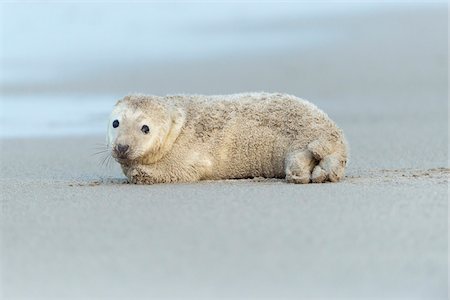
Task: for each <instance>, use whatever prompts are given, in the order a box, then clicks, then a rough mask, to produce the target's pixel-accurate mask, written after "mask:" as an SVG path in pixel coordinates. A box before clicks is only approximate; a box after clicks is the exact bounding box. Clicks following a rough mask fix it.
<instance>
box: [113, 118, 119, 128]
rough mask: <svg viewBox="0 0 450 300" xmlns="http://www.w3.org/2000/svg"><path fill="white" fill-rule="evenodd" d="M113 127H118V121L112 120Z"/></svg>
mask: <svg viewBox="0 0 450 300" xmlns="http://www.w3.org/2000/svg"><path fill="white" fill-rule="evenodd" d="M113 127H114V128H117V127H119V121H118V120H114V121H113Z"/></svg>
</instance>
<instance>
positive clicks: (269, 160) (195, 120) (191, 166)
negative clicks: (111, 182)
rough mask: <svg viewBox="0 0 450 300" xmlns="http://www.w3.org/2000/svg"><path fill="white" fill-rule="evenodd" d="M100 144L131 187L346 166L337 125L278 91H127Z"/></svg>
mask: <svg viewBox="0 0 450 300" xmlns="http://www.w3.org/2000/svg"><path fill="white" fill-rule="evenodd" d="M107 143H108V146H109V147H110V149H111V152H112V156H113V157H114V158H115V160H116V161H117V162H118V163H119V164H120V165H121V167H122V170H123V173H124V174H125V175H126V176H127V178H128V180H129V181H130V182H132V183H136V184H153V183H168V182H194V181H198V180H218V179H238V178H253V177H266V178H286V180H287V182H290V183H309V182H314V183H319V182H326V181H331V182H336V181H339V180H340V179H341V178H342V177H343V176H344V170H345V166H346V163H347V143H346V141H345V138H344V135H343V132H342V130H341V129H339V128H338V127H337V125H336V124H335V123H334V122H333V121H332V120H331V119H330V118H329V117H328V116H327V115H326V114H325V113H324V112H323V111H321V110H320V109H318V108H317V107H316V106H315V105H313V104H311V103H310V102H308V101H306V100H302V99H300V98H297V97H295V96H291V95H287V94H280V93H243V94H232V95H215V96H206V95H168V96H153V95H143V94H132V95H128V96H126V97H124V98H123V99H121V100H119V101H118V102H117V104H116V105H115V107H114V109H113V111H112V113H111V116H110V119H109V123H108V137H107Z"/></svg>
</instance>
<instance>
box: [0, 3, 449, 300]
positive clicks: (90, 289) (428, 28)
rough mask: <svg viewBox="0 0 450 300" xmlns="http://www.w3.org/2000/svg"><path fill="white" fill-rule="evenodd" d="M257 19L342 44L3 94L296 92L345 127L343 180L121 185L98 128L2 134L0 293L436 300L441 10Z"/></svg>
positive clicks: (441, 262)
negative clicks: (332, 34) (324, 34)
mask: <svg viewBox="0 0 450 300" xmlns="http://www.w3.org/2000/svg"><path fill="white" fill-rule="evenodd" d="M267 26H269V27H270V28H291V29H292V30H294V29H298V30H303V29H305V30H306V29H307V28H309V27H312V28H316V29H317V28H320V29H321V30H325V31H326V30H331V29H336V28H338V29H339V30H340V32H342V34H341V35H339V36H338V38H337V39H335V40H330V41H328V42H327V44H326V45H320V46H317V47H315V48H314V47H312V48H306V49H303V48H302V49H291V48H289V49H285V50H284V51H281V52H276V53H273V52H267V53H266V52H261V53H251V54H245V53H244V54H241V55H240V56H221V57H217V58H210V59H208V60H198V61H188V62H173V63H158V64H148V65H140V66H139V67H136V66H121V65H113V66H111V67H110V68H103V69H96V70H92V72H88V73H87V74H86V76H82V77H79V78H75V79H72V80H66V81H63V82H58V83H57V84H52V83H49V84H47V85H43V84H41V85H26V86H18V85H3V86H2V93H3V95H8V96H11V95H15V94H21V93H27V94H33V93H36V94H39V93H53V94H58V95H61V94H64V93H72V92H75V91H78V90H80V89H82V90H84V91H89V92H90V93H91V94H92V95H97V94H102V93H105V92H106V91H108V92H112V93H115V94H126V93H128V92H129V91H140V92H145V93H152V94H167V93H178V92H186V93H189V92H190V93H205V94H222V93H232V92H241V91H249V90H266V91H282V92H287V93H291V94H295V95H297V96H299V97H304V98H306V99H308V100H310V101H312V102H314V103H315V104H316V105H317V106H319V107H320V108H322V109H323V110H324V111H326V112H327V113H328V114H329V115H330V117H331V118H332V119H333V120H335V121H336V122H337V123H338V124H339V125H340V126H341V127H342V128H343V130H344V132H345V134H346V137H347V139H348V141H349V144H350V149H351V156H350V163H349V167H348V171H347V173H346V177H345V178H344V180H343V181H342V182H340V183H336V184H331V183H329V184H309V185H293V184H286V183H285V182H284V181H282V180H271V179H261V178H256V179H249V180H228V181H216V182H199V183H195V184H171V185H152V186H136V185H130V184H126V183H125V180H124V176H123V175H122V174H121V171H120V169H119V168H118V165H117V164H116V163H114V162H112V163H111V164H110V165H108V166H104V165H103V166H102V165H101V164H100V158H99V157H98V156H96V155H93V153H95V152H96V147H97V146H98V145H99V144H102V143H104V140H105V137H104V135H100V134H98V133H95V134H92V135H74V136H65V137H30V138H3V139H1V140H0V143H1V144H0V147H1V148H0V150H1V152H0V153H1V172H0V184H1V200H2V218H1V219H2V220H1V222H2V232H1V233H2V243H1V269H2V274H1V275H2V293H3V295H2V296H3V298H4V299H50V298H52V299H99V298H104V299H111V298H117V299H141V298H142V299H149V298H151V297H153V298H189V299H217V298H233V299H234V298H237V299H256V298H277V299H280V298H293V299H294V298H295V299H310V298H316V299H317V298H320V299H336V298H341V299H349V298H354V299H368V298H371V299H447V296H448V245H447V242H448V188H449V186H448V180H449V176H450V170H449V162H448V138H449V136H448V102H447V101H448V99H447V97H448V85H447V80H448V77H447V71H448V67H447V66H448V56H447V38H448V37H447V7H446V6H444V5H434V6H433V5H431V6H424V7H420V9H418V8H417V7H414V5H411V6H387V7H386V10H381V11H378V12H376V13H373V14H370V15H368V16H367V15H366V16H364V17H362V16H361V17H359V16H356V17H353V18H350V19H346V18H345V16H337V17H330V18H327V19H326V20H322V19H321V20H317V21H316V22H315V21H311V22H309V23H307V22H304V21H302V20H285V21H283V22H280V23H277V24H267ZM245 29H246V30H254V28H243V29H242V30H245ZM205 30H206V29H205ZM223 30H228V29H227V28H224V29H223ZM112 70H115V72H112ZM24 126H26V124H24Z"/></svg>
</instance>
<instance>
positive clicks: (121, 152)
mask: <svg viewBox="0 0 450 300" xmlns="http://www.w3.org/2000/svg"><path fill="white" fill-rule="evenodd" d="M128 148H130V146H128V145H122V144H118V145H117V147H116V151H117V153H118V154H119V155H124V154H126V153H127V151H128Z"/></svg>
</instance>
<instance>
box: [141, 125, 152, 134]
mask: <svg viewBox="0 0 450 300" xmlns="http://www.w3.org/2000/svg"><path fill="white" fill-rule="evenodd" d="M141 131H142V132H143V133H145V134H147V133H148V132H149V131H150V128H148V126H147V125H143V126H142V128H141Z"/></svg>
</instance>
